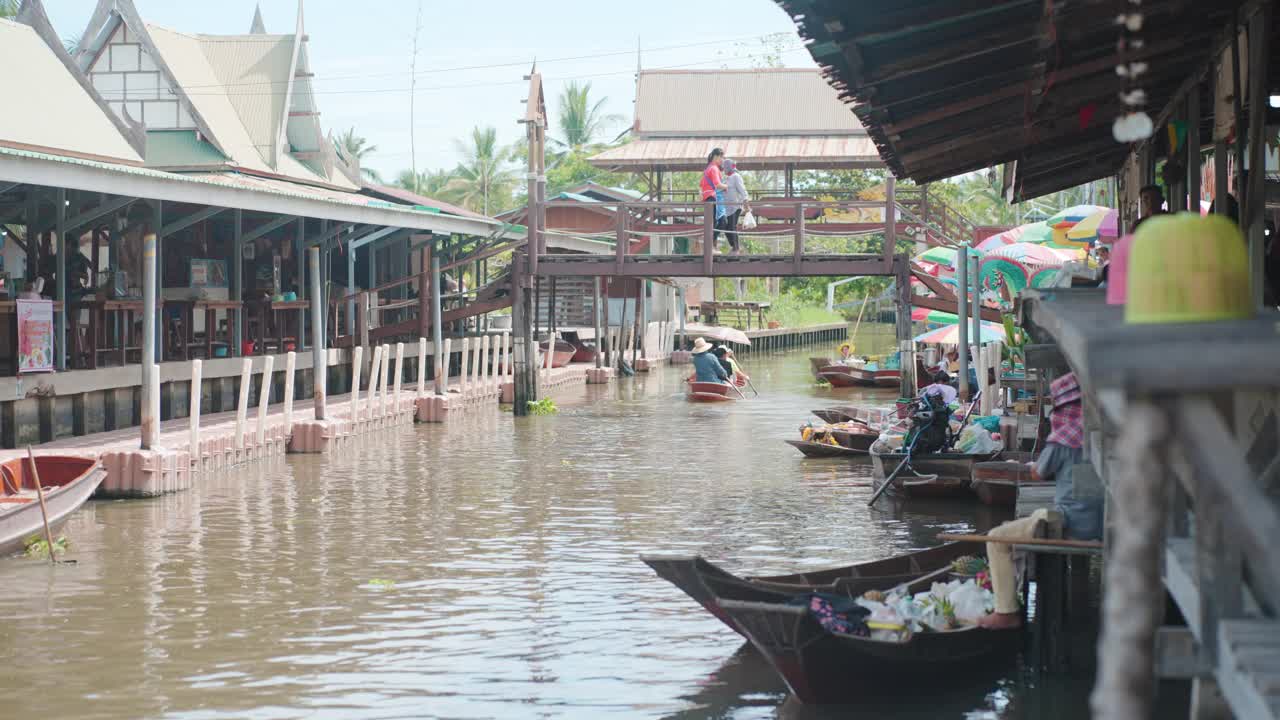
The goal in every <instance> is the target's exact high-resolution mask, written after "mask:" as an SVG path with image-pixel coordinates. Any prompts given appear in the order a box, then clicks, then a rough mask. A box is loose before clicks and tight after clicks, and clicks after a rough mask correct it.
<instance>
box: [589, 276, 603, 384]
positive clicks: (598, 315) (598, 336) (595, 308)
mask: <svg viewBox="0 0 1280 720" xmlns="http://www.w3.org/2000/svg"><path fill="white" fill-rule="evenodd" d="M593 281H594V284H595V294H594V295H593V296H592V298H593V302H592V304H591V310H592V312H591V321H592V323H594V325H595V347H596V351H595V361H596V362H595V365H596V367H597V368H599V367H600V364H601V362H600V353H601V352H602V351H603V349H604V345H603V344H602V338H603V337H604V333H603V331H602V330H601V327H600V326H601V325H602V324H603V323H602V321H603V318H604V315H603V314H602V312H601V310H602V308H601V307H600V278H599V277H598V276H597V277H595V278H593Z"/></svg>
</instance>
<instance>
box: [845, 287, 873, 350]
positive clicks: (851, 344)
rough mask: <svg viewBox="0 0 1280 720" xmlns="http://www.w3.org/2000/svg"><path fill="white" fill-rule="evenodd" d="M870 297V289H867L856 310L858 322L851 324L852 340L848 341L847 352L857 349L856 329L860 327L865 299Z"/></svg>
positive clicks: (865, 303)
mask: <svg viewBox="0 0 1280 720" xmlns="http://www.w3.org/2000/svg"><path fill="white" fill-rule="evenodd" d="M870 298H871V291H870V290H868V291H867V294H866V295H863V296H862V308H861V309H859V310H858V322H856V323H854V324H853V340H850V341H849V354H850V355H852V354H853V353H854V352H855V351H856V350H857V349H858V329H859V328H861V327H862V313H864V312H866V311H867V300H869V299H870Z"/></svg>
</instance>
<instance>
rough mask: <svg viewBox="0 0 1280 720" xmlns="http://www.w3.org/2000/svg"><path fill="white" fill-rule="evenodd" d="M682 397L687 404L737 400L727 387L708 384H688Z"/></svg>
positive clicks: (721, 384)
mask: <svg viewBox="0 0 1280 720" xmlns="http://www.w3.org/2000/svg"><path fill="white" fill-rule="evenodd" d="M684 396H685V399H686V400H688V401H689V402H732V401H734V400H737V399H738V398H737V393H736V392H734V391H733V389H732V388H731V387H730V386H729V385H725V384H723V383H710V382H691V383H689V387H688V388H687V389H686V390H685V394H684Z"/></svg>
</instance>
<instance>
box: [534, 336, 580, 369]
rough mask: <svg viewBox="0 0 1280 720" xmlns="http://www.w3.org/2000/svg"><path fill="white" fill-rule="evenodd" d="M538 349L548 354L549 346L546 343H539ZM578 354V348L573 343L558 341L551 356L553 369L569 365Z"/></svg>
mask: <svg viewBox="0 0 1280 720" xmlns="http://www.w3.org/2000/svg"><path fill="white" fill-rule="evenodd" d="M538 347H539V348H541V349H542V352H544V353H545V352H547V348H548V347H549V344H548V343H545V342H543V343H539V344H538ZM577 353H578V348H577V347H575V346H574V344H573V343H571V342H568V341H565V340H559V339H557V340H556V349H555V352H554V354H552V356H551V367H553V368H560V367H564V366H565V365H568V364H569V363H570V362H573V357H574V356H575V355H577Z"/></svg>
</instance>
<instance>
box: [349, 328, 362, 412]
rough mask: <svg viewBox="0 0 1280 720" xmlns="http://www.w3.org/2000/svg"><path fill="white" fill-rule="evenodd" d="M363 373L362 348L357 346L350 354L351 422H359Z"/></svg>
mask: <svg viewBox="0 0 1280 720" xmlns="http://www.w3.org/2000/svg"><path fill="white" fill-rule="evenodd" d="M363 371H364V348H363V347H361V346H359V345H357V346H356V347H355V349H354V350H353V351H352V352H351V422H353V423H354V422H357V421H359V420H360V375H361V374H362V373H363Z"/></svg>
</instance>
